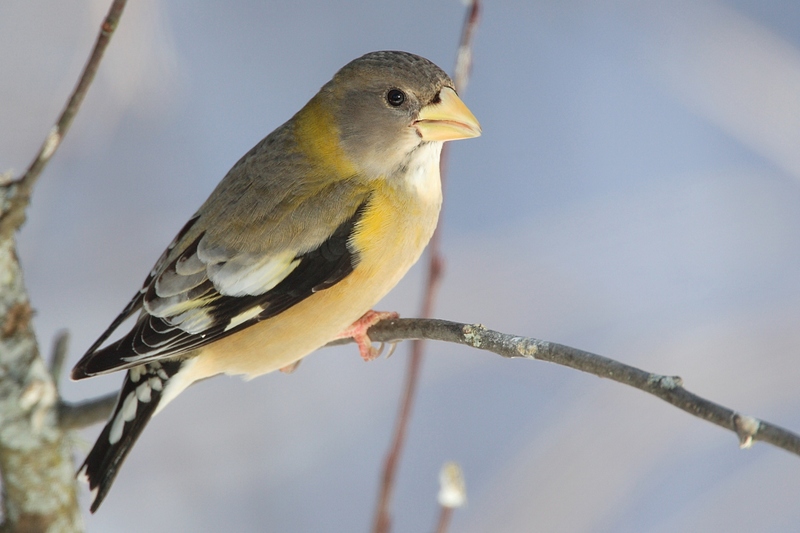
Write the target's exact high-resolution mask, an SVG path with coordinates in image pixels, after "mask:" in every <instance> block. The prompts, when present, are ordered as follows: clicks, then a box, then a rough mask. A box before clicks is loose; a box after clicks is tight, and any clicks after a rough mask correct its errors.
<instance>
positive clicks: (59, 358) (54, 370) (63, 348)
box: [50, 329, 69, 390]
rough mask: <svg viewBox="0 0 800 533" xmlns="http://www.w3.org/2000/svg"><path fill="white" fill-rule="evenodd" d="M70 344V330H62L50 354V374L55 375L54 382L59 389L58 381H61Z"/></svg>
mask: <svg viewBox="0 0 800 533" xmlns="http://www.w3.org/2000/svg"><path fill="white" fill-rule="evenodd" d="M68 346H69V331H67V330H66V329H64V330H61V331H59V332H58V334H57V335H56V338H55V340H54V341H53V351H52V353H51V354H50V375H51V376H53V383H54V384H55V386H56V390H58V382H59V381H61V373H62V372H63V370H64V361H65V360H66V359H67V347H68Z"/></svg>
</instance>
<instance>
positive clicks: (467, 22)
mask: <svg viewBox="0 0 800 533" xmlns="http://www.w3.org/2000/svg"><path fill="white" fill-rule="evenodd" d="M479 12H480V1H479V0H472V2H471V3H470V5H469V7H468V9H467V15H466V18H465V19H464V25H463V29H462V32H461V41H460V44H459V46H458V53H457V56H456V68H455V73H454V78H455V80H454V83H455V84H456V89H458V90H460V91H462V92H463V90H464V89H465V88H466V85H467V82H468V80H469V72H470V70H471V68H472V37H473V35H474V33H475V28H476V27H477V25H478V14H479ZM447 154H448V150H447V145H445V146H444V148H443V150H442V155H441V159H440V161H441V164H440V165H441V168H440V174H441V180H442V189H444V186H445V182H446V179H445V178H446V176H447V172H446V168H447ZM439 218H440V220H441V214H440V216H439ZM440 243H441V225H439V226H438V227H437V228H436V231H435V232H434V233H433V236H432V237H431V242H430V244H428V276H427V280H426V283H425V288H424V295H423V301H422V308H421V310H420V316H421V317H423V318H428V317H430V316H431V315H432V313H433V308H434V304H435V301H436V295H437V294H438V292H439V291H438V289H439V285H440V282H441V278H442V272H443V270H444V257H443V256H442V253H441V245H440ZM422 355H423V343H422V341H421V340H415V341H414V342H413V344H412V346H411V355H410V357H409V359H408V367H407V370H406V378H405V385H404V387H403V396H402V398H401V400H400V408H399V410H398V413H397V419H396V422H395V428H394V434H393V436H392V441H391V444H390V446H389V451H388V452H387V454H386V459H385V460H384V465H383V471H382V475H381V488H380V494H379V495H378V501H377V503H376V506H375V516H374V520H373V526H372V530H373V532H374V533H387V532H388V531H390V530H391V513H390V507H391V502H392V495H393V492H394V486H395V478H396V475H397V468H398V466H399V462H400V457H401V455H402V453H403V447H404V445H405V441H406V431H407V429H408V424H409V421H410V419H411V411H412V409H413V406H414V398H415V397H416V391H417V385H418V383H419V375H420V370H421V367H422Z"/></svg>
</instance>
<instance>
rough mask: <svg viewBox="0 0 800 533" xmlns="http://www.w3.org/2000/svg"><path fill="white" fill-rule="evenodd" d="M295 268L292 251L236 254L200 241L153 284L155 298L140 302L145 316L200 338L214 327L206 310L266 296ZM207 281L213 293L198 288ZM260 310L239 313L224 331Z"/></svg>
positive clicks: (262, 308) (260, 310)
mask: <svg viewBox="0 0 800 533" xmlns="http://www.w3.org/2000/svg"><path fill="white" fill-rule="evenodd" d="M299 264H300V259H296V253H295V252H294V251H292V250H286V251H284V252H282V253H279V254H273V255H263V254H255V253H235V252H231V251H230V250H227V249H225V248H223V247H219V246H211V245H208V244H207V241H206V239H205V238H201V239H200V241H199V242H198V243H197V247H196V251H195V252H194V253H192V254H190V255H185V256H182V257H179V258H178V259H177V260H176V261H175V267H174V269H171V268H170V269H167V270H165V271H164V272H162V273H161V274H160V275H159V276H158V277H157V278H156V279H155V280H154V284H155V286H154V289H155V291H154V292H155V297H152V293H150V294H151V296H150V297H149V298H147V297H146V298H145V299H144V302H143V304H144V310H145V312H147V313H148V314H149V315H151V316H154V317H158V318H162V319H164V321H165V322H166V323H167V324H169V325H170V326H172V327H175V328H179V329H180V330H182V331H184V332H186V333H189V334H190V335H198V334H201V333H203V332H204V331H206V330H207V329H209V328H211V327H213V326H214V325H215V318H214V317H213V316H212V313H211V310H210V309H208V306H209V304H213V302H214V301H215V300H216V299H217V298H219V296H229V297H235V298H236V297H244V296H258V295H261V294H264V293H266V292H268V291H269V290H271V289H273V288H274V287H275V286H276V285H278V284H279V283H280V282H281V281H283V280H284V279H286V276H288V275H289V274H290V273H291V272H292V271H293V270H294V269H295V268H297V265H299ZM206 280H210V281H211V283H212V284H213V285H214V289H216V292H214V291H211V292H209V289H205V290H204V289H203V287H200V286H201V285H203V284H204V283H207V281H206ZM198 287H199V289H198ZM194 289H197V290H194ZM263 310H264V307H259V306H256V307H253V308H251V309H248V310H246V311H244V312H242V313H239V314H238V315H236V316H235V317H233V318H232V319H231V320H230V322H229V323H228V325H227V326H226V328H225V331H228V330H230V329H231V328H235V327H236V326H238V325H240V324H242V323H244V322H246V321H248V320H250V319H252V318H255V317H256V316H257V315H258V314H259V313H261V312H262V311H263ZM154 348H155V346H154Z"/></svg>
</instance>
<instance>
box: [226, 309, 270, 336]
mask: <svg viewBox="0 0 800 533" xmlns="http://www.w3.org/2000/svg"><path fill="white" fill-rule="evenodd" d="M263 310H264V307H263V306H261V305H257V306H255V307H251V308H250V309H248V310H247V311H244V312H242V313H239V314H238V315H236V316H235V317H233V318H231V321H230V322H229V323H228V325H227V326H225V331H228V330H230V329H233V328H235V327H236V326H238V325H239V324H242V323H244V322H247V321H248V320H250V319H251V318H255V317H257V316H258V315H259V313H261V311H263Z"/></svg>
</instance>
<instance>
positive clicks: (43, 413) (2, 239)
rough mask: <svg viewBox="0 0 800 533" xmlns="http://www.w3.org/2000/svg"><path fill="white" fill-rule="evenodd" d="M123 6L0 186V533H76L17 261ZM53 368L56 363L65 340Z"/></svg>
mask: <svg viewBox="0 0 800 533" xmlns="http://www.w3.org/2000/svg"><path fill="white" fill-rule="evenodd" d="M124 6H125V0H115V1H114V2H113V3H112V5H111V8H110V10H109V12H108V15H107V16H106V18H105V20H104V21H103V25H102V27H101V30H100V34H99V36H98V38H97V41H96V43H95V46H94V49H93V50H92V53H91V55H90V56H89V60H88V61H87V63H86V66H85V67H84V70H83V73H82V74H81V76H80V78H79V80H78V83H77V85H76V87H75V89H74V90H73V92H72V95H71V96H70V98H69V100H68V101H67V104H66V106H65V107H64V110H63V111H62V113H61V115H60V116H59V118H58V120H57V121H56V123H55V125H54V126H53V128H52V129H51V130H50V133H49V134H48V135H47V138H46V139H45V141H44V143H43V144H42V147H41V148H40V150H39V152H38V154H36V157H34V159H33V161H32V162H31V164H30V166H29V167H28V169H27V171H26V172H25V174H23V175H22V177H21V178H19V179H18V180H11V179H10V178H8V177H2V178H0V413H1V414H2V416H0V476H2V486H3V502H2V504H3V523H2V524H0V532H11V531H15V532H16V531H19V532H37V533H38V532H52V533H56V532H59V533H62V532H64V533H67V532H77V531H83V521H82V519H81V513H80V510H79V508H78V496H77V484H76V482H75V470H74V465H73V463H72V450H71V442H70V438H69V434H68V432H67V430H66V429H64V428H63V427H61V425H60V424H59V419H60V418H61V416H60V411H61V410H60V409H59V402H58V390H57V388H56V383H55V380H54V379H53V375H52V374H51V373H50V369H48V367H47V365H45V363H44V361H43V360H42V358H41V357H40V355H39V348H38V345H37V343H36V338H35V336H34V333H33V328H32V326H31V316H32V314H33V313H32V311H31V306H30V302H29V299H28V294H27V291H26V289H25V285H24V283H23V278H22V268H21V266H20V264H19V260H18V258H17V253H16V239H15V235H16V232H17V230H19V228H20V227H21V226H22V224H23V223H24V222H25V210H26V208H27V207H28V204H29V203H30V197H31V193H32V191H33V186H34V185H35V184H36V181H37V180H38V178H39V176H40V175H41V173H42V171H43V170H44V168H45V166H46V165H47V163H48V162H49V161H50V159H51V158H52V157H53V154H54V153H55V151H56V149H57V148H58V146H59V145H60V144H61V141H62V139H63V138H64V135H65V134H66V133H67V130H69V127H70V125H71V124H72V120H73V119H74V118H75V115H76V114H77V112H78V109H79V107H80V105H81V102H82V101H83V99H84V97H85V96H86V92H87V91H88V89H89V86H90V85H91V83H92V80H93V79H94V75H95V73H96V72H97V68H98V66H99V65H100V59H101V58H102V56H103V53H104V52H105V49H106V47H107V46H108V42H109V40H110V39H111V35H112V34H113V32H114V30H115V29H116V26H117V23H118V22H119V18H120V16H121V15H122V10H123V8H124ZM59 346H60V348H58V347H57V348H56V351H55V354H54V359H53V365H52V366H53V368H54V369H55V370H56V371H57V372H58V371H59V368H60V366H61V364H62V363H63V358H64V353H65V352H64V350H65V347H66V340H62V341H61V342H60V343H59Z"/></svg>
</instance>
